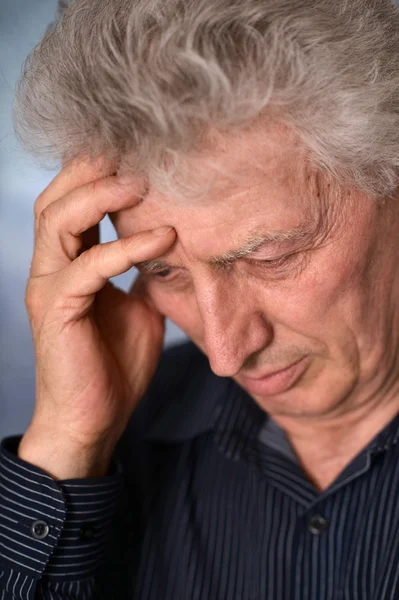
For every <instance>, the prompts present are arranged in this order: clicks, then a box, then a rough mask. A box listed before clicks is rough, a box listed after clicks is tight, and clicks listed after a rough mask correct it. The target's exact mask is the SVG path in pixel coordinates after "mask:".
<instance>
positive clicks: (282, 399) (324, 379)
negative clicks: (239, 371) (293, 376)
mask: <svg viewBox="0 0 399 600" xmlns="http://www.w3.org/2000/svg"><path fill="white" fill-rule="evenodd" d="M237 383H238V384H239V385H240V386H241V387H242V388H243V389H245V387H244V386H243V385H242V384H241V383H240V382H239V381H237ZM354 386H355V383H354V381H353V379H352V378H350V379H349V378H348V379H346V380H345V378H344V377H343V376H342V374H341V378H340V379H338V378H334V377H333V376H332V374H329V373H328V372H327V369H325V370H324V369H323V370H321V371H320V372H318V373H317V374H316V375H313V376H312V377H305V378H303V379H302V380H300V381H298V382H297V383H296V384H295V385H294V386H293V387H292V388H290V389H289V390H287V391H285V392H282V393H280V394H272V395H267V396H266V395H265V396H262V395H260V394H251V393H250V392H249V391H248V390H245V391H246V392H247V394H248V395H249V396H250V397H251V398H253V400H254V401H255V402H256V403H257V404H258V406H260V408H262V409H263V410H264V411H265V412H266V413H268V414H270V415H271V416H274V415H276V416H278V415H281V416H287V417H296V418H301V417H303V418H310V419H312V418H316V419H320V418H323V417H327V416H328V417H330V418H331V417H334V416H337V417H338V416H339V415H340V414H343V413H345V412H346V411H347V410H348V408H350V406H349V405H350V397H351V394H352V392H353V389H354Z"/></svg>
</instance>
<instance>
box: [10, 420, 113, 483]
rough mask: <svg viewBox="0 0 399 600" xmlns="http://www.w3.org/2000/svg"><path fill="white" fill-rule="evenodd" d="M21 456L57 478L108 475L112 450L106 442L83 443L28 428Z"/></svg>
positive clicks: (22, 444) (20, 452) (22, 443)
mask: <svg viewBox="0 0 399 600" xmlns="http://www.w3.org/2000/svg"><path fill="white" fill-rule="evenodd" d="M18 457H19V458H20V459H21V460H24V461H25V462H28V463H30V464H32V465H34V466H35V467H38V468H39V469H42V470H43V471H45V472H46V473H47V474H48V475H50V477H52V478H53V479H55V480H56V481H60V480H66V479H86V478H89V479H90V478H98V477H105V476H106V475H107V473H108V471H109V468H110V463H111V458H112V450H108V449H106V448H105V446H104V445H102V446H100V445H97V446H91V447H83V446H81V445H79V444H76V443H73V442H71V441H70V440H67V439H64V438H62V437H61V436H60V435H59V434H51V433H50V432H45V433H43V432H40V431H37V430H32V429H30V428H29V429H28V430H27V431H26V433H25V435H24V436H23V438H22V440H21V442H20V444H19V448H18Z"/></svg>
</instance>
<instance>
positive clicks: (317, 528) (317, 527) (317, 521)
mask: <svg viewBox="0 0 399 600" xmlns="http://www.w3.org/2000/svg"><path fill="white" fill-rule="evenodd" d="M308 529H309V531H310V533H314V534H315V535H317V534H319V533H323V531H326V529H328V521H327V519H325V518H324V517H322V516H321V515H313V517H311V518H310V519H309V522H308Z"/></svg>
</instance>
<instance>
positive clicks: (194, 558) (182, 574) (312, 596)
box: [0, 344, 399, 600]
mask: <svg viewBox="0 0 399 600" xmlns="http://www.w3.org/2000/svg"><path fill="white" fill-rule="evenodd" d="M266 425H269V426H270V425H271V424H270V422H268V420H267V416H266V415H265V414H264V413H263V412H262V411H261V410H260V408H259V407H258V406H257V405H256V404H255V403H254V402H253V401H252V400H251V399H250V398H249V397H248V396H247V395H246V394H245V393H244V392H243V391H242V390H240V388H239V387H238V386H237V385H236V384H235V383H234V382H233V381H231V380H228V379H223V378H217V377H215V376H214V375H213V374H212V373H211V372H210V370H209V366H208V363H207V361H206V359H205V358H204V357H203V356H202V355H201V354H200V353H199V352H198V351H197V350H196V349H195V348H194V347H193V346H192V345H191V344H185V345H183V346H182V347H177V348H173V349H170V350H168V351H167V352H166V353H165V354H164V357H163V360H162V361H161V364H160V367H159V370H158V373H157V376H156V377H155V378H154V381H153V383H152V385H151V387H150V390H149V393H148V394H147V396H146V398H144V399H143V401H142V402H141V403H140V406H139V409H138V410H137V411H136V413H135V415H134V417H133V419H132V420H131V422H130V423H129V426H128V428H127V430H126V433H125V435H124V436H123V438H122V439H121V442H120V444H119V445H118V448H117V449H116V452H115V465H116V466H115V469H116V470H117V469H119V466H118V465H120V469H122V470H123V474H124V475H123V482H124V484H123V487H122V489H121V491H120V494H119V495H118V492H117V490H118V486H119V482H120V477H121V476H120V474H119V471H117V472H116V473H113V474H110V476H109V477H108V478H104V480H91V481H90V480H86V481H84V482H77V481H75V482H73V481H71V482H58V484H55V482H53V481H52V480H51V478H48V476H44V474H43V473H42V472H41V471H40V470H35V469H34V468H32V467H30V466H29V465H27V464H26V463H23V461H19V460H18V459H16V458H15V451H16V444H17V441H16V440H15V438H14V441H13V442H12V444H14V446H13V447H12V444H11V442H9V441H6V442H5V443H4V444H3V450H2V451H1V453H0V457H1V463H0V469H2V470H1V471H0V481H1V483H2V484H3V482H4V481H5V480H3V474H4V473H6V474H7V477H8V476H9V477H10V478H11V479H12V481H13V482H14V484H15V482H16V481H18V482H19V480H17V479H16V478H17V477H18V475H20V474H21V469H22V468H24V469H26V471H24V473H25V475H26V476H27V477H28V479H29V480H30V481H31V482H32V483H31V485H30V486H29V489H28V490H24V492H23V493H24V495H25V494H26V496H25V497H26V508H25V509H22V508H21V512H22V516H20V517H17V516H15V515H14V514H13V513H12V512H11V510H10V509H14V508H15V505H13V504H12V501H15V497H14V496H13V495H12V490H11V487H12V485H11V483H9V482H8V483H7V482H6V483H4V486H5V487H2V488H1V493H2V494H3V496H2V499H1V510H0V519H1V521H0V523H1V528H0V534H3V532H4V528H3V525H4V524H6V525H7V526H11V527H12V528H13V532H14V534H13V536H11V537H12V538H13V539H16V540H18V541H20V540H21V539H22V538H21V537H20V536H21V533H26V529H25V531H24V525H25V526H26V525H27V524H28V523H30V522H31V519H32V518H35V517H36V516H37V514H38V513H32V512H31V511H32V510H33V503H32V500H34V499H36V497H35V496H34V494H33V493H32V492H33V491H35V492H42V493H43V494H44V495H43V497H42V498H41V500H40V504H39V505H37V506H38V507H39V511H41V512H40V515H41V516H42V518H43V519H46V520H47V521H49V522H50V523H51V526H52V528H53V534H54V538H49V540H47V542H46V544H47V545H46V546H43V547H41V546H39V544H38V542H37V541H36V540H34V539H26V543H27V547H26V548H25V549H24V551H23V553H24V555H25V558H24V559H23V560H21V561H18V560H16V559H18V556H17V555H16V554H15V550H17V546H15V545H13V544H12V542H11V541H7V538H5V539H3V538H1V543H2V546H1V551H2V562H1V565H2V569H3V570H2V576H1V578H0V590H3V597H4V599H7V600H8V599H11V598H23V599H25V600H26V599H29V600H33V599H34V600H38V599H42V598H46V599H47V598H51V599H55V600H66V599H68V600H69V599H72V598H73V599H74V600H82V599H86V600H91V599H94V598H96V599H104V600H105V599H107V600H109V599H114V598H115V599H116V600H124V599H126V600H213V599H226V600H260V599H262V600H263V599H268V600H395V599H398V598H399V582H398V580H399V502H398V499H399V494H398V492H399V446H398V444H397V440H398V435H399V415H398V416H396V417H395V418H394V419H393V420H392V422H391V423H390V424H388V425H387V427H385V429H384V430H383V431H381V432H380V433H379V435H378V436H376V438H375V439H374V440H373V441H372V442H371V443H370V444H369V445H368V447H367V448H365V449H364V450H363V451H362V452H360V453H359V455H358V456H357V457H355V459H354V460H353V461H352V462H351V464H350V465H348V466H347V468H346V469H345V470H344V471H343V472H342V473H341V474H340V475H339V476H338V478H337V479H336V480H335V482H334V483H333V484H332V485H331V486H330V488H329V489H327V490H325V491H324V492H322V493H318V492H317V491H316V490H315V489H314V487H313V486H312V485H311V483H310V482H309V481H308V480H307V479H306V478H305V476H304V473H303V472H302V470H301V468H300V465H299V464H298V462H297V461H295V460H294V459H293V457H292V456H290V452H289V451H288V452H287V446H286V445H285V446H284V444H285V443H284V441H283V438H281V432H278V431H277V430H276V428H274V427H273V426H272V427H271V428H269V429H265V426H266ZM265 431H266V432H267V431H269V432H270V436H271V437H270V439H269V440H267V439H265V437H264V435H265ZM279 436H280V437H279ZM279 439H280V447H279ZM268 441H270V444H268V443H267V442H268ZM265 442H266V443H265ZM4 446H6V448H4ZM7 460H9V461H10V463H7ZM4 465H6V466H7V467H8V468H9V469H10V471H5V469H4ZM74 485H81V486H82V487H81V488H80V487H73V486H74ZM35 486H37V487H35ZM45 486H47V487H45ZM99 486H103V487H102V488H101V487H99ZM13 489H14V488H13ZM14 491H16V490H15V489H14ZM101 492H104V496H105V497H107V499H105V497H104V498H101ZM86 494H87V495H86ZM107 494H109V495H107ZM117 499H118V501H117ZM95 501H100V504H99V505H89V504H88V502H95ZM86 504H87V506H86ZM60 505H61V507H62V508H61V510H63V511H64V512H63V513H62V514H59V513H58V512H57V510H55V509H57V508H60ZM69 506H71V507H73V508H72V509H69ZM28 507H29V509H28ZM82 507H84V508H83V511H81V510H80V509H81V508H82ZM90 507H92V508H90ZM86 509H87V511H88V512H87V513H86ZM93 511H94V512H93ZM78 513H81V514H78ZM112 513H114V517H113V518H112V521H111V523H110V521H109V517H110V515H111V514H112ZM107 515H108V518H107ZM315 517H318V520H315ZM7 519H14V521H16V522H14V523H12V522H10V523H11V525H9V523H8V522H7ZM93 521H96V522H97V529H98V531H99V536H98V538H97V543H94V542H93V541H91V542H89V543H85V544H84V545H83V546H82V547H81V548H80V549H81V552H79V548H78V542H77V539H76V535H75V534H73V533H71V532H74V531H75V530H74V527H77V528H79V527H81V526H82V524H85V525H87V523H89V522H93ZM317 525H318V526H317ZM71 535H72V536H73V539H72V540H70V539H68V538H69V537H70V536H71ZM57 536H58V537H57ZM104 538H106V540H107V541H106V545H105V547H104V546H102V541H103V540H104ZM43 548H44V549H45V550H44V552H45V554H44V555H40V553H38V550H42V549H43ZM62 552H64V553H65V554H64V555H63V556H62ZM102 552H104V554H102ZM73 553H76V554H77V555H78V556H79V558H77V557H76V556H75V557H74V556H73ZM46 556H47V558H46ZM93 557H95V559H94V560H92V558H93ZM33 560H38V561H39V563H38V564H39V565H40V568H36V569H33V571H32V570H30V568H32V564H33V565H34V564H36V563H34V562H33V563H32V562H31V561H33ZM96 561H98V563H97V564H98V569H97V570H95V569H94V564H95V562H96ZM18 562H19V563H20V564H18ZM76 564H79V567H77V566H72V565H76ZM22 565H24V566H22ZM43 569H44V570H43ZM0 572H1V571H0ZM34 588H36V595H35V594H34V592H32V590H34ZM0 600H1V594H0Z"/></svg>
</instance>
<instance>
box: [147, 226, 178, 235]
mask: <svg viewBox="0 0 399 600" xmlns="http://www.w3.org/2000/svg"><path fill="white" fill-rule="evenodd" d="M172 229H173V227H169V226H168V225H167V226H166V227H158V229H153V230H152V232H151V233H153V234H154V235H165V234H166V233H169V231H171V230H172Z"/></svg>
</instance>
